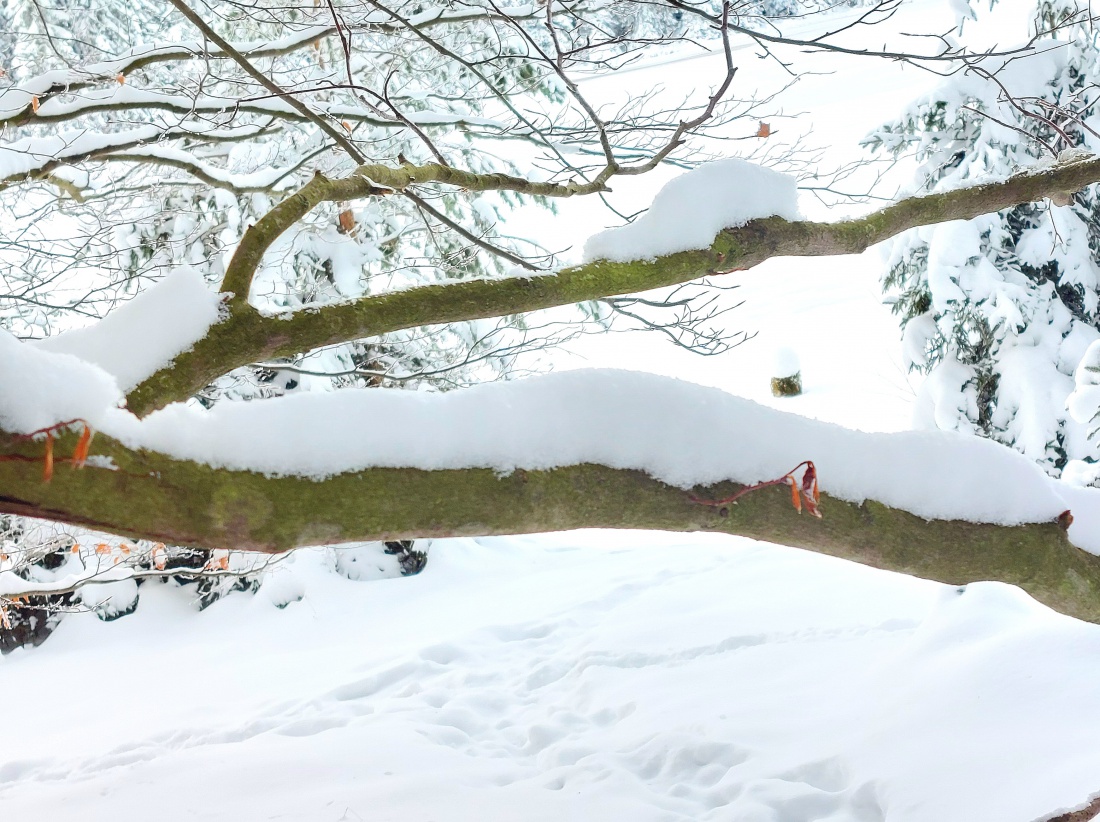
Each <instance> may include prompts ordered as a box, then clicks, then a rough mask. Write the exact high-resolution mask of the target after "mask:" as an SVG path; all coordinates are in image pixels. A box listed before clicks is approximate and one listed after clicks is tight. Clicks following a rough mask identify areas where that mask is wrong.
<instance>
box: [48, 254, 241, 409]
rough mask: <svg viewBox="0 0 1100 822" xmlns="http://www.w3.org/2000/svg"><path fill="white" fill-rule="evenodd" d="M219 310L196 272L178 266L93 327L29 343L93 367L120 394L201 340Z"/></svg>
mask: <svg viewBox="0 0 1100 822" xmlns="http://www.w3.org/2000/svg"><path fill="white" fill-rule="evenodd" d="M220 306H221V300H220V295H218V294H217V293H215V292H213V291H211V290H210V289H209V288H208V287H207V285H206V283H205V282H204V281H203V278H202V275H201V274H200V273H199V272H198V271H197V270H195V269H193V268H179V269H176V270H175V271H173V272H172V273H171V274H169V275H168V276H167V277H165V278H164V279H163V280H161V281H160V282H159V283H157V284H156V285H154V286H153V287H152V288H149V289H147V290H145V291H143V292H141V293H140V294H138V295H137V296H136V297H134V298H133V299H132V300H129V301H127V302H125V303H123V304H122V305H120V306H119V307H118V308H116V309H115V310H113V311H112V312H111V313H110V314H108V315H107V316H106V317H104V318H103V319H102V320H99V321H98V322H96V323H95V324H94V325H91V326H88V327H87V328H77V329H74V330H72V331H66V332H64V333H62V334H58V335H57V336H54V337H47V338H46V339H44V340H39V341H37V342H36V343H35V345H36V346H37V347H39V348H41V349H42V350H44V351H49V352H52V353H57V354H72V355H73V356H75V357H78V358H80V359H82V360H84V361H85V362H88V363H91V364H93V365H96V366H98V367H99V368H101V369H103V370H104V371H106V372H107V373H109V374H111V375H113V376H114V378H115V379H116V380H117V381H118V384H119V387H120V388H121V389H122V390H123V391H124V392H125V391H129V390H130V389H131V388H133V387H134V386H135V385H137V384H138V383H140V382H141V381H142V380H143V379H145V378H146V377H148V376H149V375H151V374H153V373H155V372H156V371H157V370H158V369H160V368H162V367H163V366H165V365H167V364H168V363H170V362H171V361H172V360H173V359H175V358H176V357H177V356H178V355H180V354H182V353H183V352H184V351H188V350H190V349H191V347H192V346H193V345H194V344H195V343H196V342H198V341H199V340H201V339H202V338H203V337H204V336H206V333H207V331H208V330H209V329H210V326H212V325H213V324H214V323H216V322H217V321H218V318H219V310H220Z"/></svg>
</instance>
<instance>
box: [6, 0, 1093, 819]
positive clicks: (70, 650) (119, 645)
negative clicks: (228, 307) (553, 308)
mask: <svg viewBox="0 0 1100 822" xmlns="http://www.w3.org/2000/svg"><path fill="white" fill-rule="evenodd" d="M914 5H915V6H917V7H918V8H917V11H916V12H915V13H925V12H929V11H930V10H931V11H934V10H936V9H938V8H939V4H937V3H932V2H924V3H920V4H914ZM922 10H923V11H922ZM941 10H942V9H941ZM671 65H672V66H675V65H676V64H671ZM692 65H693V64H692ZM660 70H661V74H662V78H669V77H674V76H675V72H674V70H673V68H671V67H670V64H665V65H663V66H662V67H660ZM694 70H695V69H694V68H692V67H691V66H689V67H688V68H686V69H684V71H685V72H686V73H687V74H688V75H689V76H690V72H692V71H694ZM639 75H640V76H644V72H635V73H633V74H632V75H631V76H635V77H637V76H639ZM588 82H589V84H590V85H591V86H596V85H599V84H601V83H606V82H610V81H604V80H597V79H593V80H590V81H588ZM927 82H929V80H928V78H927V77H924V76H921V75H913V74H912V73H911V72H910V73H906V72H901V71H900V70H899V69H898V68H897V67H894V66H892V65H890V64H886V63H884V64H881V65H880V66H876V70H875V71H873V72H866V73H863V74H860V75H859V83H858V84H857V83H856V82H854V81H852V80H848V81H846V80H845V79H844V78H843V77H837V76H836V75H824V74H823V75H821V76H819V77H814V78H809V79H808V80H807V81H805V83H804V84H802V86H800V87H797V88H796V92H797V93H798V94H802V95H804V97H803V98H802V102H801V103H800V102H799V100H798V98H797V97H796V98H794V99H793V101H792V102H791V104H790V105H791V110H792V111H794V110H795V109H796V108H797V106H798V105H805V106H806V108H810V103H811V102H812V103H814V109H815V112H816V113H815V118H816V119H815V120H814V122H813V123H812V128H807V129H801V124H800V123H798V121H797V118H795V119H794V120H792V122H790V123H786V124H783V125H781V128H780V130H779V133H780V134H782V132H783V130H789V131H792V132H793V131H795V130H796V125H798V126H799V128H798V132H799V133H802V131H803V130H805V131H808V132H809V133H812V134H817V135H818V136H819V137H820V138H821V140H822V144H823V145H832V146H838V145H848V146H851V144H852V143H853V142H854V141H855V140H856V139H858V137H859V136H860V135H861V134H862V133H864V132H865V131H866V130H867V129H868V128H870V127H871V126H872V125H874V124H876V123H877V122H878V121H879V120H880V119H882V118H883V117H886V116H888V115H889V113H890V112H891V111H892V108H891V107H892V106H896V105H897V104H898V102H899V101H900V99H904V97H907V96H910V95H911V94H915V93H917V92H918V91H919V89H920V87H921V84H923V83H927ZM822 100H827V101H828V102H827V103H825V104H824V105H823V104H822V102H821V101H822ZM738 145H739V144H738ZM843 159H844V156H843V155H842V156H841V157H840V160H839V161H843ZM633 185H634V184H633V182H632V181H631V182H629V183H624V184H623V186H622V188H623V191H622V192H617V194H620V195H621V196H625V197H636V198H645V197H648V196H650V195H651V194H652V185H653V183H647V184H646V185H649V186H651V187H650V188H646V189H643V188H637V187H633V188H632V186H633ZM800 205H801V207H802V208H803V211H804V212H805V213H806V214H807V215H808V216H811V217H815V218H817V217H820V216H822V214H821V213H820V212H815V211H814V206H813V203H812V202H808V201H807V200H806V196H805V195H803V202H802V203H801V204H800ZM571 208H573V205H572V204H569V205H568V206H567V207H564V208H563V213H562V215H561V217H560V223H559V225H558V228H557V230H558V231H559V233H560V237H561V238H562V241H563V243H568V242H578V243H579V241H580V240H582V239H583V238H584V237H585V236H588V235H589V234H591V233H593V231H595V230H598V229H599V228H602V227H605V226H606V225H607V224H608V222H607V221H606V218H605V217H597V216H595V214H594V212H591V211H585V210H584V209H585V208H586V206H583V205H578V206H576V208H577V209H579V210H576V211H570V209H571ZM541 219H542V220H544V221H545V216H544V215H543V216H542V217H541ZM600 220H604V222H600ZM517 233H523V232H522V231H517ZM877 264H878V261H877V258H876V256H875V254H874V252H871V253H869V254H867V255H862V256H861V257H853V258H835V259H829V260H773V261H770V262H769V263H767V264H765V265H762V266H759V267H758V268H756V269H754V270H753V271H751V272H746V273H738V274H736V275H734V276H736V277H737V282H738V283H739V284H740V285H741V288H740V289H739V290H738V291H737V292H735V296H736V298H737V300H742V299H743V300H745V301H746V304H745V306H744V307H743V308H742V309H740V310H739V311H738V312H735V313H734V314H731V315H729V316H730V317H731V318H732V319H733V321H734V322H737V323H739V324H740V325H741V326H742V327H745V328H746V329H748V330H750V331H756V332H758V334H757V336H756V337H755V338H754V339H752V340H750V341H749V342H747V343H745V344H744V345H742V346H741V347H739V348H737V349H735V350H734V351H732V352H730V353H729V354H726V355H722V356H721V357H717V358H713V359H710V360H704V359H697V358H696V359H693V358H691V357H689V356H688V355H683V356H680V355H676V354H674V353H670V349H669V348H668V347H667V346H661V345H659V344H658V343H657V342H656V341H651V340H649V339H648V338H640V337H638V336H636V335H621V336H612V337H609V338H590V339H588V340H586V341H584V343H583V347H579V348H577V349H576V350H575V351H574V352H573V358H572V359H569V360H568V361H565V362H563V363H561V364H560V367H576V366H578V365H593V364H595V365H614V366H617V367H630V368H636V369H640V370H648V371H655V372H658V373H662V374H666V375H674V376H678V377H680V378H683V379H688V380H691V381H694V382H699V383H703V384H706V385H711V386H716V387H720V388H723V389H725V390H726V391H729V392H732V393H735V394H739V395H740V396H744V397H748V398H750V399H754V400H758V401H761V402H764V403H766V404H769V405H772V406H774V407H779V408H782V409H784V410H791V411H795V412H796V413H799V414H803V415H805V416H813V417H817V418H820V419H824V420H827V421H830V422H834V423H838V424H842V425H845V426H847V427H850V428H859V429H863V430H867V431H898V430H904V429H905V428H907V427H908V426H909V420H910V414H911V411H912V405H913V398H914V386H915V383H914V382H913V381H912V380H911V378H910V377H909V376H908V375H907V374H905V372H904V369H903V368H902V365H901V363H902V358H901V351H900V341H899V339H898V331H897V324H896V322H895V320H894V319H893V318H892V317H891V316H890V314H889V311H888V309H887V308H886V307H885V306H883V305H882V304H881V296H880V293H879V290H878V288H877V285H876V277H877V274H878V270H877V268H876V266H877ZM781 347H790V348H793V349H794V350H795V351H796V352H797V354H798V356H799V359H800V361H801V365H802V375H803V380H804V383H805V386H806V392H805V394H804V395H803V396H802V397H798V398H793V399H785V400H776V399H774V398H772V397H771V396H770V394H769V393H768V378H769V377H770V376H773V374H772V373H771V370H772V363H773V360H774V354H775V351H776V349H778V348H781ZM150 356H151V355H150ZM582 358H583V359H582ZM792 515H793V514H792ZM826 516H827V512H826ZM334 556H335V555H334V553H333V551H332V550H331V549H316V550H303V551H300V552H298V553H297V554H295V555H294V556H292V557H291V558H290V559H289V560H287V562H286V563H284V564H283V565H282V566H281V567H279V568H277V569H276V570H275V571H274V572H273V573H272V575H271V576H270V577H269V579H268V581H267V582H265V584H264V586H263V587H262V588H261V589H260V591H259V592H258V593H257V594H256V595H254V596H253V595H248V594H235V595H232V596H229V597H227V598H226V599H224V600H222V601H219V602H217V603H215V604H214V605H213V606H211V607H210V608H208V609H207V610H205V611H203V612H201V613H198V612H196V609H195V607H194V603H193V602H192V601H191V598H192V596H193V594H192V593H191V592H190V589H188V588H176V587H171V586H169V585H163V584H160V583H155V582H153V583H146V584H144V585H143V586H142V595H141V599H140V604H139V607H138V610H137V612H136V613H135V614H133V615H131V616H127V617H125V618H122V619H120V620H118V621H115V622H113V623H109V624H107V623H102V622H100V621H99V620H98V619H96V618H95V617H94V616H93V615H91V614H77V615H72V616H69V617H67V618H66V619H65V620H64V621H63V623H62V625H61V627H60V628H59V629H58V630H57V631H56V632H55V634H54V635H53V636H51V637H50V639H49V640H48V641H47V642H46V643H45V644H44V645H43V646H42V647H40V648H37V649H24V650H20V651H16V652H14V653H12V654H9V655H7V656H5V657H3V658H2V659H0V694H3V696H4V698H5V699H4V706H5V710H4V711H3V714H2V715H0V716H2V718H0V727H2V728H3V730H4V732H5V733H4V737H5V739H6V740H7V741H8V744H6V745H5V746H4V748H3V752H2V753H0V814H2V816H0V818H3V819H8V818H11V819H20V818H34V819H42V820H47V822H54V820H56V821H57V822H64V820H74V821H75V820H80V822H95V820H110V821H111V822H118V821H119V820H124V821H126V822H128V821H129V820H135V821H136V820H142V821H143V822H144V820H150V819H154V820H167V821H168V822H175V820H191V819H206V820H227V821H228V820H234V822H236V820H263V819H283V820H303V822H312V820H318V821H321V820H333V821H334V822H335V820H372V821H373V820H395V821H398V822H420V821H421V820H423V822H428V820H436V821H437V822H451V820H454V821H455V822H461V820H496V819H509V820H524V821H526V820H547V821H548V822H549V820H555V821H556V820H571V821H572V820H576V822H584V821H585V820H592V821H593V822H596V820H599V821H600V822H604V821H605V820H615V819H629V820H637V821H638V822H646V821H647V820H654V821H655V822H656V820H661V821H662V822H666V821H667V822H674V821H675V820H683V822H688V820H730V822H805V821H808V820H816V821H818V822H930V821H932V820H934V822H955V821H956V820H957V822H964V821H965V822H985V820H989V821H990V822H994V821H996V822H1032V820H1036V819H1039V818H1042V817H1043V816H1044V815H1046V814H1050V813H1052V812H1054V811H1057V810H1059V809H1063V808H1068V807H1071V806H1075V805H1078V804H1081V803H1082V802H1084V801H1085V800H1086V799H1087V798H1088V797H1089V795H1090V794H1093V793H1094V792H1096V791H1100V746H1098V745H1097V743H1096V740H1097V739H1100V699H1098V698H1097V696H1098V694H1097V689H1098V685H1097V683H1098V682H1100V661H1098V660H1100V627H1098V626H1094V625H1088V624H1084V623H1081V622H1078V621H1075V620H1072V619H1069V618H1067V617H1062V616H1060V615H1057V614H1054V613H1053V612H1051V611H1049V610H1048V609H1046V608H1045V607H1043V606H1040V605H1038V604H1036V603H1035V602H1033V601H1032V600H1030V599H1029V598H1028V597H1027V596H1026V595H1024V594H1022V593H1021V592H1019V591H1018V590H1016V589H1013V588H1010V587H1008V586H1004V585H999V584H992V583H984V584H983V583H976V584H972V585H970V586H968V587H967V588H966V589H965V590H960V589H957V588H953V587H950V586H945V585H940V584H936V583H930V582H925V581H921V580H916V579H912V578H908V577H905V576H901V575H897V574H891V573H886V572H881V571H875V570H871V569H867V568H863V567H860V566H856V565H853V564H850V563H845V562H842V561H840V560H834V559H831V558H826V557H820V556H816V555H813V554H809V553H806V552H801V551H797V550H793V549H788V548H782V547H778V546H772V545H766V544H762V543H757V542H754V541H751V540H745V539H737V538H729V537H716V536H713V535H709V536H699V535H663V534H652V533H634V534H628V533H608V532H583V533H566V534H554V535H546V536H541V537H525V538H496V539H482V540H462V539H455V540H437V541H435V542H434V544H432V546H431V548H430V561H429V563H428V566H427V568H426V570H425V571H424V573H423V574H421V575H420V576H417V577H411V578H401V579H383V580H373V581H352V580H350V579H348V578H346V577H345V576H343V575H341V574H340V573H337V572H335V571H334V570H333V567H334V565H335V560H334ZM368 576H370V575H369V574H368ZM276 605H281V606H283V607H276ZM1094 652H1096V653H1097V655H1096V656H1093V653H1094Z"/></svg>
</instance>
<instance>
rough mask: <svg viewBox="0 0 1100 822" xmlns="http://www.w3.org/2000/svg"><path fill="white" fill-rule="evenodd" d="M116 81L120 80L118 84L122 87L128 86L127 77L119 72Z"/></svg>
mask: <svg viewBox="0 0 1100 822" xmlns="http://www.w3.org/2000/svg"><path fill="white" fill-rule="evenodd" d="M115 79H116V80H118V84H119V85H120V86H124V85H126V75H125V74H123V73H122V72H119V75H118V77H116V78H115Z"/></svg>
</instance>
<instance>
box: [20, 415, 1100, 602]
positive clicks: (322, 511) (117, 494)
mask: <svg viewBox="0 0 1100 822" xmlns="http://www.w3.org/2000/svg"><path fill="white" fill-rule="evenodd" d="M75 444H76V437H75V435H74V434H67V435H65V436H63V437H62V438H61V439H60V440H59V441H58V443H57V446H56V452H57V454H58V456H59V458H60V457H63V456H65V455H66V454H69V453H71V451H72V448H73V447H74V446H75ZM95 445H96V448H95V451H96V453H97V454H99V455H101V456H110V457H111V459H112V461H113V463H114V464H115V465H116V466H117V467H118V470H107V469H102V468H93V467H86V468H84V469H81V470H73V469H71V467H70V466H68V465H64V464H60V463H59V464H58V466H57V468H56V470H55V473H54V478H53V480H52V481H51V482H50V483H44V482H43V481H42V466H41V463H36V462H16V461H0V512H3V513H16V514H24V515H28V516H37V517H44V518H48V519H53V520H60V521H67V522H75V523H79V524H83V525H87V526H89V527H93V528H98V529H102V530H106V531H111V532H114V533H118V534H121V535H124V536H128V537H133V538H148V539H155V540H159V541H162V542H169V543H175V544H180V545H191V546H195V547H201V548H232V549H248V550H255V551H268V552H276V551H283V550H287V549H290V548H294V547H297V546H301V545H312V544H318V543H337V542H346V541H353V540H367V539H371V540H396V539H411V538H416V537H442V536H480V535H489V534H520V533H535V532H546V531H557V530H565V529H571V528H589V527H599V528H644V529H656V530H666V531H713V532H721V533H728V534H740V535H743V536H748V537H753V538H756V539H763V540H767V541H770V542H778V543H781V544H785V545H791V546H794V547H798V548H806V549H809V550H813V551H818V552H821V553H826V554H830V555H832V556H837V557H842V558H844V559H850V560H854V561H856V562H860V563H863V564H865V565H871V566H873V567H876V568H884V569H887V570H892V571H899V572H902V573H907V574H914V575H916V576H920V577H924V578H926V579H933V580H938V581H940V582H946V583H950V584H955V585H961V584H965V583H968V582H973V581H976V580H998V581H1001V582H1007V583H1011V584H1013V585H1019V586H1020V587H1021V588H1023V589H1024V590H1026V591H1027V592H1028V593H1030V594H1031V595H1032V596H1034V597H1035V598H1036V599H1038V600H1040V601H1041V602H1044V603H1046V604H1047V605H1049V606H1050V607H1052V608H1054V609H1056V610H1058V611H1061V612H1062V613H1065V614H1069V615H1071V616H1076V617H1079V618H1081V619H1086V620H1090V621H1094V622H1100V558H1098V557H1095V556H1093V555H1091V554H1087V553H1085V552H1084V551H1081V550H1079V549H1077V548H1075V547H1073V546H1072V545H1070V543H1069V541H1068V540H1067V538H1066V534H1065V531H1064V530H1063V529H1062V528H1061V527H1060V526H1059V525H1058V524H1057V523H1047V524H1035V525H1023V526H1016V527H1001V526H996V525H988V524H976V523H969V522H957V521H926V520H923V519H921V518H920V517H917V516H914V515H912V514H909V513H906V512H904V511H899V510H896V509H892V508H889V507H887V506H885V505H882V504H881V503H877V502H872V501H868V502H865V503H863V504H862V505H856V504H853V503H849V502H844V501H841V500H836V499H831V498H829V497H828V496H827V495H826V496H824V497H823V499H822V508H823V510H824V514H825V516H824V519H822V520H817V519H814V518H812V517H809V516H805V515H802V516H800V515H799V514H797V513H795V511H794V510H793V509H792V508H791V504H790V494H789V492H788V491H787V490H786V489H784V488H778V489H777V488H769V489H764V490H760V491H757V492H754V493H752V494H748V495H746V496H745V497H742V498H741V500H739V501H738V503H737V504H735V505H729V506H721V507H713V506H708V505H702V504H700V503H698V502H695V501H694V500H693V499H692V496H691V495H690V494H688V493H687V492H685V491H683V490H682V489H679V488H674V487H672V486H669V485H666V484H664V483H662V482H659V481H657V480H655V479H653V478H652V477H649V476H647V475H646V474H644V473H642V472H640V471H628V470H618V469H613V468H608V467H606V466H601V465H576V466H570V467H565V468H559V469H555V470H551V471H516V472H514V473H512V474H510V475H508V476H498V475H497V474H495V473H494V472H493V471H490V470H485V469H466V470H455V471H421V470H417V469H411V468H374V469H369V470H365V471H360V472H355V473H347V474H340V475H338V476H334V477H330V478H329V479H326V480H324V481H313V480H309V479H302V478H297V477H281V478H269V477H264V476H262V475H260V474H255V473H251V472H243V471H225V470H218V469H213V468H210V467H209V466H205V465H200V464H197V463H191V462H184V461H179V460H173V459H170V458H168V457H165V456H164V455H161V454H155V453H149V452H144V451H136V452H134V451H129V450H128V449H126V448H124V447H123V446H122V445H121V444H119V443H118V442H115V441H113V440H111V439H110V438H108V437H103V436H99V437H97V438H96V440H95ZM41 453H42V445H41V443H33V442H26V441H18V440H14V439H12V438H6V439H5V438H4V437H2V436H0V455H12V454H20V455H23V456H27V457H32V458H40V457H41ZM738 488H739V486H737V485H736V484H733V483H719V484H717V485H715V486H712V487H708V488H697V489H695V490H694V494H695V495H696V496H697V497H699V498H710V499H721V498H725V497H728V496H730V495H731V494H732V493H733V492H734V491H736V490H737V489H738Z"/></svg>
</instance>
